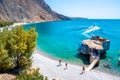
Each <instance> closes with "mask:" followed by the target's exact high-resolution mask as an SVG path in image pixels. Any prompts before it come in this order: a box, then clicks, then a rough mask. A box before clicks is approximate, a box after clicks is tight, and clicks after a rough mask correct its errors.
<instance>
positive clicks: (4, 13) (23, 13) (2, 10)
mask: <svg viewBox="0 0 120 80" xmlns="http://www.w3.org/2000/svg"><path fill="white" fill-rule="evenodd" d="M62 19H69V18H68V17H65V16H63V15H60V14H58V13H56V12H54V11H52V10H51V8H50V7H49V6H48V5H47V4H46V3H45V2H44V0H0V20H9V21H14V22H31V21H53V20H62Z"/></svg>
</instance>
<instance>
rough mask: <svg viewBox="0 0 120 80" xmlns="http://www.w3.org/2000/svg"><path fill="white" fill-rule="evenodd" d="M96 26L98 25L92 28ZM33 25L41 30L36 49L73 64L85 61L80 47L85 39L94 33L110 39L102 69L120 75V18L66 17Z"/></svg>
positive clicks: (100, 67) (27, 27) (26, 26)
mask: <svg viewBox="0 0 120 80" xmlns="http://www.w3.org/2000/svg"><path fill="white" fill-rule="evenodd" d="M94 24H95V25H96V28H93V27H91V26H92V25H94ZM31 26H33V27H34V28H36V31H37V32H38V38H37V48H39V49H41V50H43V51H45V52H47V53H46V55H48V56H51V57H54V58H56V59H62V60H65V61H69V62H72V63H77V64H83V62H82V60H81V59H80V58H79V57H78V51H77V49H78V47H79V44H80V42H81V41H82V40H84V39H88V38H89V37H90V36H91V35H98V36H102V37H104V38H107V39H109V40H110V41H111V46H110V50H108V51H107V53H106V58H104V59H102V60H101V61H100V66H99V67H98V68H97V69H99V70H102V71H105V72H109V73H112V74H115V75H120V66H119V67H118V66H117V61H118V57H120V54H119V53H118V51H119V50H120V20H107V19H106V20H104V19H103V20H95V19H88V20H80V19H74V20H64V21H56V22H44V23H33V24H28V25H25V26H24V28H25V29H29V28H30V27H31ZM102 63H108V64H110V65H111V69H107V68H104V67H103V66H102Z"/></svg>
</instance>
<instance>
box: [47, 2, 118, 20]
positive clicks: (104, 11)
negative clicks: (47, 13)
mask: <svg viewBox="0 0 120 80" xmlns="http://www.w3.org/2000/svg"><path fill="white" fill-rule="evenodd" d="M45 2H46V3H47V4H48V5H49V6H50V7H51V8H52V10H54V11H56V12H58V13H60V14H63V15H65V16H70V17H83V18H89V19H120V5H119V3H120V0H76V1H75V0H65V1H62V0H45Z"/></svg>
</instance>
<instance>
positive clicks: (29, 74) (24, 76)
mask: <svg viewBox="0 0 120 80" xmlns="http://www.w3.org/2000/svg"><path fill="white" fill-rule="evenodd" d="M15 80H48V78H47V77H44V76H43V75H41V74H40V73H39V69H30V70H27V71H23V72H21V73H20V74H19V75H18V76H17V77H16V79H15Z"/></svg>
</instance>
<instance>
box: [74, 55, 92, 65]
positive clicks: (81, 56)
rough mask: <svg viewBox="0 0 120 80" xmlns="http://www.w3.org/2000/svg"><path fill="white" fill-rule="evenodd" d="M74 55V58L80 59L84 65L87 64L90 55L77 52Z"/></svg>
mask: <svg viewBox="0 0 120 80" xmlns="http://www.w3.org/2000/svg"><path fill="white" fill-rule="evenodd" d="M74 56H75V57H76V58H78V59H81V60H82V62H83V64H85V65H89V64H90V56H89V55H83V54H80V53H77V54H76V55H74Z"/></svg>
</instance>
